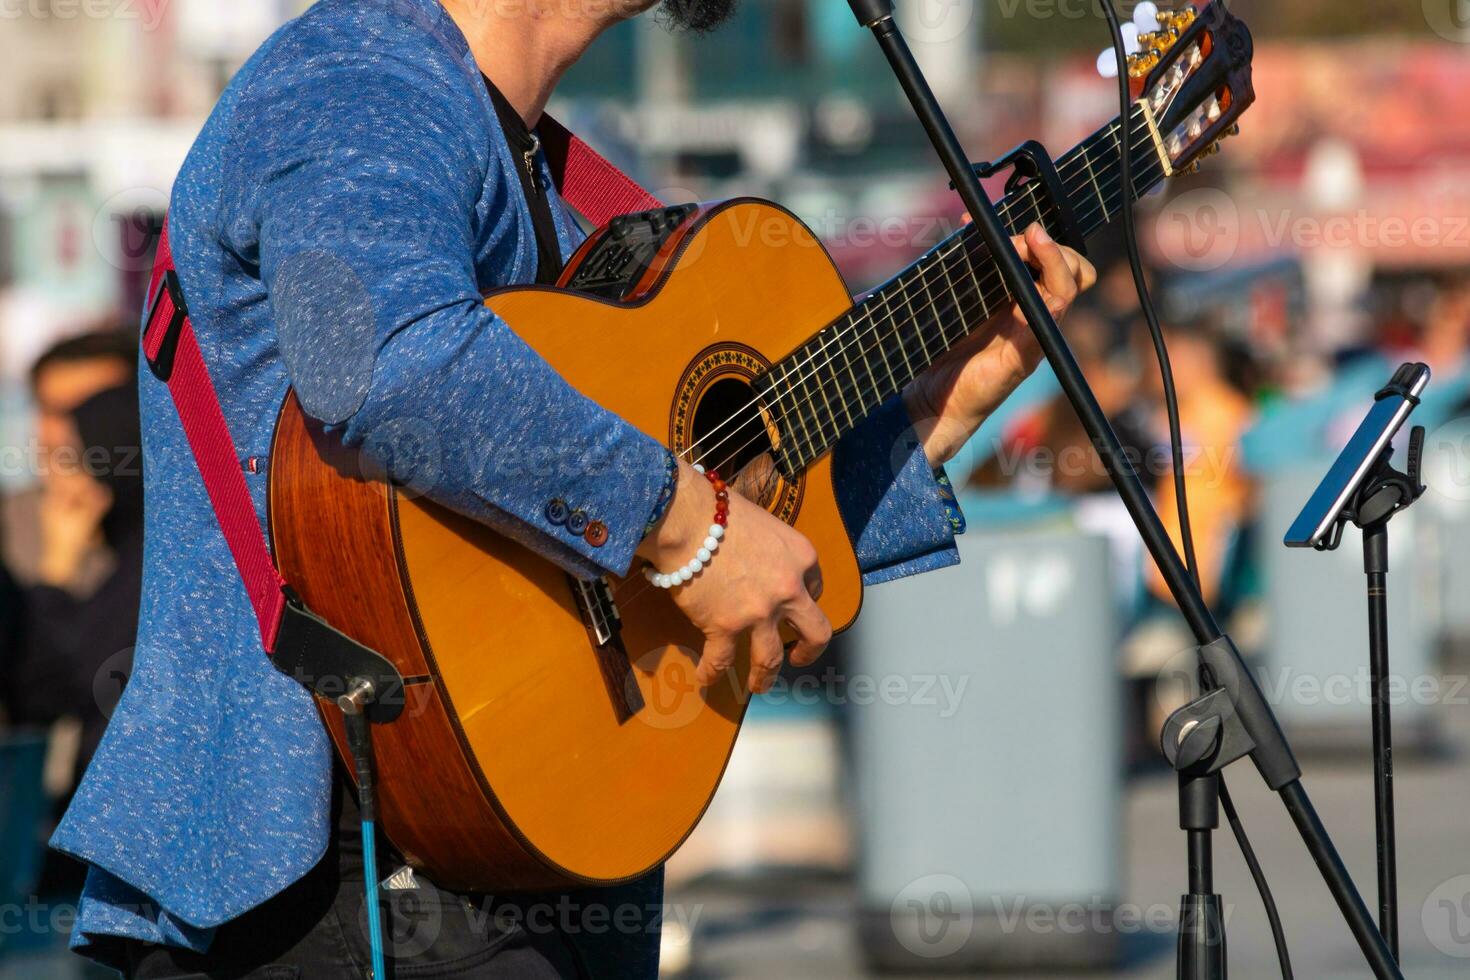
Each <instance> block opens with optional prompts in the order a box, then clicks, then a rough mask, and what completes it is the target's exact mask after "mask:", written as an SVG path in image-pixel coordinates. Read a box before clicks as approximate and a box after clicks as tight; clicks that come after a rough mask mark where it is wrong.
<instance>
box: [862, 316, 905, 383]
mask: <svg viewBox="0 0 1470 980" xmlns="http://www.w3.org/2000/svg"><path fill="white" fill-rule="evenodd" d="M873 299H880V300H883V305H884V306H885V307H886V306H887V305H888V301H887V300H886V299H884V297H883V294H881V293H876V294H874V297H873V298H872V299H869V300H868V302H867V303H864V304H863V306H864V308H867V307H869V306H871V305H872V302H873ZM867 317H868V323H869V324H871V325H873V327H874V329H875V330H876V329H877V326H876V324H873V313H872V310H868V312H867ZM876 346H877V348H878V353H879V354H880V355H882V357H883V370H885V371H887V372H888V383H889V384H890V385H892V386H893V390H894V391H897V390H898V389H899V388H900V387H902V386H901V385H900V384H899V383H898V381H897V380H895V378H894V376H893V365H892V364H891V363H890V362H889V360H888V351H887V350H886V349H885V348H884V346H883V337H882V335H881V334H880V335H879V337H878V343H877V344H876ZM882 400H883V399H881V398H880V399H878V401H879V402H880V403H881V402H882Z"/></svg>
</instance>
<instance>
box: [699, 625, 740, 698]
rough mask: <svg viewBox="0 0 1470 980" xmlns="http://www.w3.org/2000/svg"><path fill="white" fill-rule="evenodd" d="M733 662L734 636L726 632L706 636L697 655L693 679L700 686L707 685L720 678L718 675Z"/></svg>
mask: <svg viewBox="0 0 1470 980" xmlns="http://www.w3.org/2000/svg"><path fill="white" fill-rule="evenodd" d="M734 662H735V637H733V636H731V635H730V634H728V633H720V634H716V635H714V636H710V637H707V638H706V639H705V641H704V652H703V653H702V654H700V657H699V667H698V668H697V669H696V670H695V672H694V679H695V680H696V681H698V682H699V686H700V687H709V686H710V685H711V684H713V683H714V682H715V681H717V680H719V679H720V675H721V674H723V673H724V672H725V671H727V670H729V669H730V665H731V664H733V663H734Z"/></svg>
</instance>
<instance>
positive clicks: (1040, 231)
mask: <svg viewBox="0 0 1470 980" xmlns="http://www.w3.org/2000/svg"><path fill="white" fill-rule="evenodd" d="M1036 240H1037V241H1038V242H1040V243H1041V244H1043V245H1045V244H1047V243H1048V242H1050V241H1051V236H1050V235H1048V234H1047V233H1046V225H1044V224H1042V223H1041V222H1039V221H1038V222H1037V223H1036Z"/></svg>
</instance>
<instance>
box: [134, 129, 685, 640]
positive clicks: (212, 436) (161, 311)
mask: <svg viewBox="0 0 1470 980" xmlns="http://www.w3.org/2000/svg"><path fill="white" fill-rule="evenodd" d="M539 128H540V132H541V138H542V147H543V149H544V151H545V153H546V156H547V162H548V163H549V164H550V165H551V170H552V175H553V177H554V178H555V180H556V182H557V186H558V188H559V189H560V190H561V194H562V197H563V198H564V199H565V200H566V202H567V203H568V204H569V205H570V206H571V207H572V208H574V209H575V210H576V211H578V212H579V213H580V214H581V215H582V216H583V217H584V218H586V219H587V220H588V221H590V222H592V223H593V224H595V225H602V224H605V223H606V222H607V221H608V220H610V219H611V218H614V217H616V216H618V215H620V214H627V213H629V212H633V211H646V210H650V209H653V208H658V207H662V205H661V204H660V203H659V201H658V199H657V198H655V197H654V196H653V195H651V194H649V193H648V192H647V191H645V190H643V188H641V187H639V186H638V184H637V183H635V182H634V181H633V180H632V178H630V177H628V176H627V175H626V174H624V173H623V172H622V171H620V170H619V169H618V168H617V167H615V166H613V165H612V164H611V163H609V162H608V161H607V160H606V159H605V158H604V157H603V156H601V155H600V154H599V153H597V151H595V150H593V149H592V148H591V147H590V146H588V145H587V144H586V143H584V142H582V141H581V140H580V139H578V138H577V137H576V136H573V135H572V134H571V133H570V132H568V131H567V130H566V128H565V127H563V126H562V125H561V124H560V123H558V122H557V121H556V120H554V119H552V118H551V117H550V116H543V117H542V121H541V125H540V127H539ZM148 295H149V296H150V297H152V306H151V308H150V309H149V312H148V319H147V321H146V322H145V323H144V325H143V354H144V357H145V359H146V360H147V362H148V366H149V368H150V369H151V370H152V371H153V373H154V375H155V376H157V377H158V378H159V379H160V380H162V381H163V382H164V383H165V384H167V385H168V390H169V394H170V395H171V396H172V397H173V403H174V408H175V409H176V410H177V411H178V413H179V420H180V422H182V423H183V426H184V435H185V436H186V437H187V438H188V440H189V448H190V450H192V451H193V454H194V462H195V464H196V465H197V466H198V467H199V475H200V476H201V477H202V478H203V480H204V489H205V491H206V492H207V493H208V494H209V503H210V506H211V507H212V508H213V509H214V516H215V520H216V521H218V522H219V527H220V530H221V531H222V532H223V533H224V536H225V541H226V543H227V544H228V545H229V547H230V554H231V556H233V558H234V560H235V568H236V569H237V570H238V571H239V573H240V579H241V581H242V582H243V583H244V585H245V592H246V594H247V595H249V597H250V604H251V606H252V607H253V608H254V609H255V618H256V623H257V625H258V626H259V628H260V642H261V646H262V647H263V648H264V649H265V651H266V652H267V653H268V654H271V655H272V656H274V655H275V654H276V651H277V643H278V641H279V640H280V639H281V623H282V620H283V618H284V617H285V616H286V613H287V612H288V611H289V610H291V609H293V608H295V609H298V610H302V611H304V607H300V606H299V603H295V604H293V602H292V597H291V596H290V595H289V593H288V590H287V589H286V582H285V580H284V579H282V578H281V574H280V572H279V571H277V569H276V565H275V561H274V560H273V559H272V557H271V553H270V547H269V545H268V544H267V543H266V537H265V531H264V529H263V528H262V527H261V526H260V521H259V520H258V519H257V518H256V516H255V507H254V505H253V504H252V503H251V501H250V491H249V488H248V487H247V486H246V483H245V473H244V469H243V465H244V463H243V461H242V460H241V459H240V454H239V451H238V450H237V449H236V448H235V440H234V439H233V437H231V435H230V429H229V425H228V424H227V423H226V421H225V413H224V411H223V409H221V407H220V401H219V393H218V392H217V391H216V390H215V387H214V382H213V381H212V380H211V379H210V376H209V369H208V367H207V366H206V365H205V363H204V357H203V355H202V354H201V353H200V351H199V344H198V341H197V339H196V338H195V336H194V326H193V323H192V322H191V321H190V319H189V310H188V306H187V305H186V304H185V302H184V294H183V290H182V289H181V288H180V285H179V277H178V274H177V272H175V270H174V260H173V253H172V251H171V250H170V247H169V240H168V223H167V222H166V221H165V223H164V229H163V235H162V237H161V238H160V239H159V242H158V253H157V258H156V259H155V261H154V268H153V278H152V281H151V282H150V284H149V288H148ZM307 615H308V616H309V615H310V614H309V613H308V614H307ZM303 621H304V620H303ZM323 625H324V624H323ZM297 632H300V631H297ZM319 638H320V635H318V639H319ZM344 639H345V638H344Z"/></svg>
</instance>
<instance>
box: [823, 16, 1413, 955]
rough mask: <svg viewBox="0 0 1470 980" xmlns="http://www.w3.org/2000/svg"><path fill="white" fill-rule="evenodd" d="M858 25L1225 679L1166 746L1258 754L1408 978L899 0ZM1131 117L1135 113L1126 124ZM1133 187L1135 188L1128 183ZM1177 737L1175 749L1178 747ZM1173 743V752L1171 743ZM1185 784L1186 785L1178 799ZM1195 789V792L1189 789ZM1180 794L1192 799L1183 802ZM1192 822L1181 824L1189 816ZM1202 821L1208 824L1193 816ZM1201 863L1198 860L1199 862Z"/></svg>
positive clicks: (1359, 932) (1202, 760)
mask: <svg viewBox="0 0 1470 980" xmlns="http://www.w3.org/2000/svg"><path fill="white" fill-rule="evenodd" d="M848 3H849V5H850V6H851V7H852V12H853V14H854V16H856V17H857V20H858V23H859V24H860V25H862V26H863V27H866V28H868V29H870V30H871V31H872V32H873V36H874V37H875V38H876V39H877V41H878V46H879V48H880V49H881V50H882V51H883V55H884V57H886V58H887V59H888V64H889V66H890V67H891V68H892V69H893V73H894V76H895V77H896V78H897V79H898V83H899V85H900V86H901V87H902V88H903V91H904V94H905V95H906V96H907V97H908V100H909V103H910V104H911V105H912V106H913V109H914V113H915V114H916V115H917V116H918V119H919V122H920V124H921V125H923V127H924V131H925V133H927V134H928V136H929V140H930V142H931V143H932V144H933V145H934V149H935V151H936V152H937V153H938V154H939V158H940V161H941V162H942V163H943V164H944V169H945V170H946V171H947V172H948V173H949V178H950V180H952V181H953V182H954V186H955V188H956V190H958V192H959V195H960V200H961V201H963V202H964V205H965V207H966V209H967V210H968V211H969V213H970V217H971V218H972V219H973V220H974V222H975V225H976V227H977V229H978V230H979V232H980V235H981V237H982V238H983V239H984V241H985V244H986V246H987V247H988V248H989V250H990V254H991V256H992V258H993V259H994V260H995V262H996V264H997V265H998V266H999V267H1000V271H1001V275H1002V277H1003V278H1004V280H1005V284H1006V287H1007V288H1008V290H1009V292H1010V294H1011V296H1012V297H1014V298H1015V300H1016V302H1017V304H1018V305H1019V306H1020V309H1021V312H1022V314H1023V315H1024V316H1025V317H1026V320H1027V322H1028V323H1029V324H1030V326H1031V330H1032V332H1033V333H1034V334H1035V335H1036V339H1037V341H1038V342H1039V343H1040V346H1041V349H1042V352H1043V353H1044V354H1045V355H1046V359H1047V361H1048V362H1049V363H1050V364H1051V367H1052V371H1053V372H1055V374H1056V377H1057V381H1058V382H1059V383H1060V384H1061V387H1062V390H1063V391H1064V392H1065V393H1066V395H1067V399H1068V401H1070V402H1071V403H1072V408H1073V409H1074V410H1075V411H1076V412H1077V415H1078V418H1079V419H1080V420H1081V422H1082V425H1083V427H1084V428H1085V429H1086V430H1087V434H1088V436H1089V437H1090V438H1091V440H1092V444H1093V446H1094V447H1095V448H1096V450H1097V454H1098V456H1099V458H1100V459H1101V460H1102V462H1103V465H1104V466H1105V467H1107V469H1108V473H1109V475H1110V476H1111V478H1112V481H1113V485H1114V487H1115V488H1116V489H1117V491H1118V495H1119V496H1120V497H1121V498H1122V500H1123V504H1124V506H1125V507H1127V509H1128V513H1129V514H1130V515H1131V516H1132V518H1133V522H1134V524H1136V525H1137V527H1138V533H1139V535H1140V536H1141V537H1142V538H1143V543H1144V545H1145V547H1147V548H1148V551H1149V554H1151V555H1152V556H1153V559H1154V561H1155V563H1156V564H1157V565H1158V567H1159V570H1160V572H1161V573H1162V575H1163V578H1164V581H1165V582H1166V583H1167V585H1168V587H1169V591H1170V593H1171V594H1172V595H1173V597H1174V601H1175V602H1176V603H1177V604H1178V606H1179V611H1180V612H1181V613H1182V614H1183V616H1184V619H1185V621H1186V622H1187V623H1188V625H1189V628H1190V630H1191V631H1192V632H1193V633H1194V635H1195V638H1196V640H1197V641H1198V642H1199V644H1200V651H1199V653H1200V658H1201V661H1202V665H1203V667H1204V668H1206V672H1207V673H1208V675H1209V676H1210V677H1211V678H1212V680H1213V682H1214V683H1215V684H1217V685H1218V686H1217V687H1216V688H1215V690H1213V691H1211V692H1210V693H1209V694H1207V695H1205V696H1204V697H1203V698H1201V699H1199V700H1198V701H1196V702H1194V703H1192V704H1191V705H1189V706H1186V708H1184V709H1181V711H1179V712H1176V713H1175V714H1174V715H1173V716H1171V718H1170V723H1169V724H1168V725H1166V727H1165V733H1164V734H1165V746H1164V747H1165V749H1166V754H1168V755H1169V757H1170V761H1171V762H1172V763H1173V764H1174V765H1175V767H1176V768H1177V769H1179V770H1180V771H1181V772H1185V773H1187V774H1190V775H1201V776H1205V775H1209V774H1210V773H1211V772H1218V770H1219V769H1220V768H1223V766H1224V765H1226V764H1228V763H1229V762H1232V761H1234V760H1235V759H1238V758H1240V757H1241V756H1244V755H1250V757H1251V760H1252V761H1253V762H1254V763H1255V765H1256V768H1257V770H1259V771H1260V773H1261V776H1262V778H1263V779H1264V780H1265V781H1266V784H1267V785H1268V786H1270V787H1271V789H1273V790H1275V791H1276V792H1277V793H1278V794H1280V796H1281V800H1282V803H1283V804H1284V805H1285V807H1286V810H1287V812H1288V813H1289V814H1290V815H1291V818H1292V821H1293V822H1294V823H1295V824H1296V827H1297V832H1298V833H1299V834H1300V835H1301V838H1302V840H1303V842H1304V843H1305V844H1306V847H1307V850H1308V852H1309V853H1310V854H1311V855H1312V859H1313V861H1315V862H1316V864H1317V868H1318V870H1320V871H1321V873H1322V878H1323V880H1324V881H1325V882H1326V883H1327V887H1328V889H1329V890H1330V891H1331V892H1332V897H1333V898H1334V899H1335V900H1336V901H1337V906H1338V908H1339V909H1340V910H1341V911H1342V916H1343V919H1344V920H1345V921H1346V922H1347V925H1348V928H1349V929H1350V930H1351V931H1352V934H1353V937H1354V938H1355V939H1356V940H1357V942H1358V946H1359V948H1361V949H1362V951H1363V956H1364V959H1365V960H1366V961H1367V963H1368V965H1369V966H1370V967H1371V968H1372V970H1373V975H1374V976H1375V977H1378V978H1379V980H1401V978H1402V977H1403V974H1402V973H1401V972H1400V971H1399V968H1398V965H1397V964H1396V963H1395V962H1394V960H1393V957H1392V956H1391V955H1390V954H1389V951H1388V947H1387V945H1386V944H1385V943H1384V940H1383V936H1382V934H1380V933H1379V931H1378V929H1377V927H1376V926H1375V925H1374V923H1373V918H1372V916H1371V915H1370V914H1369V912H1368V909H1367V907H1366V906H1365V905H1364V904H1363V899H1362V896H1360V895H1359V894H1358V890H1357V887H1356V886H1355V885H1354V884H1353V881H1352V878H1351V877H1350V876H1349V875H1348V872H1347V868H1346V867H1345V866H1344V865H1343V863H1342V858H1341V857H1340V856H1339V855H1338V853H1337V848H1336V847H1335V846H1334V845H1333V843H1332V839H1331V838H1330V837H1329V836H1328V834H1327V829H1326V828H1325V827H1323V825H1322V821H1321V819H1320V818H1319V817H1318V816H1317V811H1316V809H1315V808H1314V807H1313V805H1312V801H1311V799H1310V798H1309V797H1308V796H1307V791H1306V790H1305V789H1303V788H1302V784H1301V770H1300V769H1298V768H1297V765H1296V759H1295V758H1294V757H1293V756H1292V754H1291V749H1290V747H1289V746H1288V745H1287V744H1286V738H1285V736H1284V735H1283V734H1282V732H1281V728H1280V725H1279V724H1278V723H1277V721H1276V717H1275V715H1274V713H1273V712H1272V711H1271V707H1270V705H1269V704H1267V702H1266V699H1265V697H1264V696H1263V695H1262V694H1261V690H1260V688H1259V687H1258V686H1257V685H1256V682H1255V679H1254V678H1253V677H1252V676H1251V675H1250V673H1249V672H1248V671H1247V669H1246V667H1245V663H1244V661H1243V660H1241V658H1240V654H1239V652H1238V651H1236V649H1235V646H1234V644H1233V643H1231V642H1230V639H1229V637H1227V636H1225V635H1224V633H1223V632H1222V631H1221V630H1220V627H1219V625H1218V624H1217V623H1216V622H1215V618H1214V616H1213V615H1211V613H1210V610H1209V607H1208V606H1207V605H1206V604H1205V600H1204V597H1203V596H1202V595H1201V594H1200V591H1199V588H1198V587H1197V586H1196V584H1195V582H1194V580H1193V579H1192V578H1191V577H1190V575H1189V573H1188V571H1187V570H1186V569H1185V567H1184V563H1183V562H1182V561H1181V560H1180V557H1179V552H1178V551H1177V550H1176V549H1175V547H1174V543H1173V542H1172V541H1171V540H1170V539H1169V535H1168V532H1167V531H1165V529H1164V525H1163V523H1162V522H1161V521H1160V520H1159V515H1158V512H1157V511H1156V510H1154V506H1153V503H1152V501H1150V500H1149V497H1148V493H1147V491H1146V490H1145V489H1144V486H1143V483H1142V481H1140V480H1139V478H1138V474H1137V472H1135V471H1134V469H1133V465H1132V463H1131V462H1130V461H1129V459H1128V457H1127V455H1126V454H1125V453H1124V451H1123V447H1122V444H1121V443H1120V442H1119V441H1118V436H1117V434H1116V433H1114V432H1113V429H1112V426H1111V425H1109V424H1108V420H1107V417H1106V416H1105V415H1104V414H1103V410H1102V408H1101V406H1099V405H1098V403H1097V398H1096V397H1095V396H1094V395H1093V393H1092V389H1091V387H1089V385H1088V383H1087V379H1086V378H1085V377H1084V376H1083V374H1082V369H1081V368H1080V367H1078V365H1077V361H1076V359H1075V358H1074V357H1073V356H1072V352H1071V349H1070V348H1069V347H1068V346H1067V341H1066V339H1065V338H1064V337H1063V336H1062V332H1061V330H1060V329H1058V327H1057V324H1056V321H1055V320H1054V319H1053V318H1052V315H1051V312H1050V311H1049V310H1048V309H1047V307H1046V303H1045V302H1044V301H1043V300H1042V298H1041V293H1040V292H1039V291H1038V290H1037V288H1036V283H1035V282H1034V281H1033V280H1032V278H1031V273H1030V270H1029V269H1027V267H1026V265H1025V263H1024V262H1022V261H1021V257H1020V255H1019V254H1018V253H1017V252H1016V248H1015V246H1014V245H1013V244H1012V243H1011V240H1010V236H1009V235H1008V234H1007V233H1006V230H1005V227H1004V226H1003V225H1002V224H1001V221H1000V217H999V216H998V215H997V214H996V212H995V206H994V205H993V204H992V203H991V202H990V199H989V198H988V197H987V196H986V195H985V191H984V189H983V188H982V187H981V186H980V180H979V178H978V177H977V176H976V175H975V172H974V170H973V169H972V167H971V166H970V162H969V159H968V158H967V157H966V155H965V152H964V148H963V147H962V146H960V142H959V139H958V138H957V137H956V136H955V133H954V130H953V129H952V128H951V127H950V125H949V121H948V120H947V119H946V118H945V115H944V111H943V110H942V109H941V108H940V107H939V103H938V101H937V100H936V99H935V97H934V93H933V91H932V90H930V88H929V84H928V82H927V81H926V80H925V78H924V75H923V72H922V71H921V70H920V69H919V66H918V63H917V62H916V61H915V59H914V55H913V52H912V51H910V50H909V47H908V44H907V43H906V42H905V41H904V39H903V35H902V34H900V33H899V30H898V26H897V25H896V24H895V23H894V22H893V4H892V0H848ZM1123 122H1124V124H1125V125H1126V122H1127V120H1124V121H1123ZM1125 195H1126V189H1125ZM1171 741H1172V746H1171ZM1171 748H1172V751H1170V750H1171ZM1184 792H1186V789H1185V784H1184V783H1181V795H1182V794H1183V793H1184ZM1190 792H1193V791H1190ZM1181 802H1183V800H1182V799H1181ZM1181 822H1183V821H1181ZM1196 822H1204V821H1196ZM1189 833H1190V853H1191V856H1192V857H1197V858H1200V859H1201V860H1204V865H1203V866H1202V867H1201V869H1200V870H1201V872H1203V871H1206V870H1207V865H1208V861H1207V860H1205V859H1207V857H1208V839H1209V838H1208V834H1209V830H1208V829H1194V828H1190V829H1189ZM1191 864H1193V862H1191ZM1190 877H1191V879H1192V880H1191V889H1193V888H1194V887H1195V886H1197V885H1198V886H1202V887H1210V883H1209V882H1207V881H1203V880H1196V879H1198V878H1200V877H1201V875H1196V874H1195V873H1194V871H1191V876H1190Z"/></svg>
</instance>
